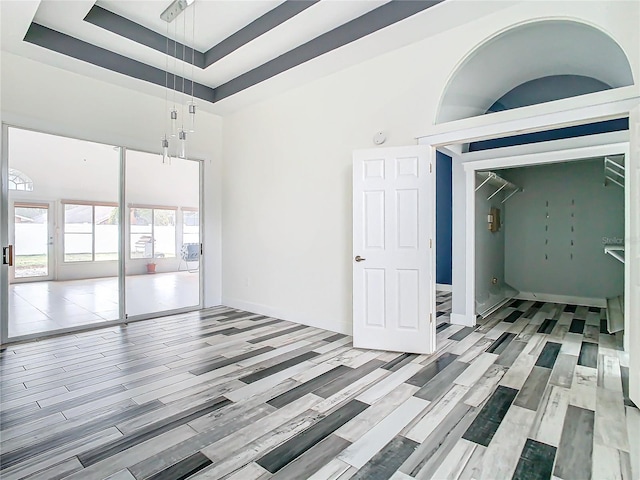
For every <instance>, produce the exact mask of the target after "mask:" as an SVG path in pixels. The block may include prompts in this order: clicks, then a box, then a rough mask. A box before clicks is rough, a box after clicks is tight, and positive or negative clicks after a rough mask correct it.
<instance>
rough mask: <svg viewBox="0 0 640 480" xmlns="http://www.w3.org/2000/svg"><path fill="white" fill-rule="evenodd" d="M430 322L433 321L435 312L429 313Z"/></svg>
mask: <svg viewBox="0 0 640 480" xmlns="http://www.w3.org/2000/svg"><path fill="white" fill-rule="evenodd" d="M429 323H433V313H430V314H429Z"/></svg>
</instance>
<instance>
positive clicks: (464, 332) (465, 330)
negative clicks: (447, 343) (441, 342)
mask: <svg viewBox="0 0 640 480" xmlns="http://www.w3.org/2000/svg"><path fill="white" fill-rule="evenodd" d="M473 331H475V327H462V328H461V329H460V330H458V331H457V332H456V333H454V334H453V335H451V336H450V337H449V340H455V341H457V342H459V341H460V340H462V339H463V338H466V337H467V336H469V334H470V333H471V332H473Z"/></svg>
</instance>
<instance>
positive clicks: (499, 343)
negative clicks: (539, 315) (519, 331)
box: [485, 332, 516, 355]
mask: <svg viewBox="0 0 640 480" xmlns="http://www.w3.org/2000/svg"><path fill="white" fill-rule="evenodd" d="M515 336H516V335H515V333H508V332H504V333H503V334H502V335H500V336H499V337H498V338H497V339H496V340H495V341H494V342H493V343H492V344H491V345H489V348H487V349H486V350H485V351H486V352H487V353H495V354H496V355H500V354H501V353H502V352H504V350H505V349H506V348H507V347H508V346H509V344H510V343H511V341H512V340H513V339H514V338H515Z"/></svg>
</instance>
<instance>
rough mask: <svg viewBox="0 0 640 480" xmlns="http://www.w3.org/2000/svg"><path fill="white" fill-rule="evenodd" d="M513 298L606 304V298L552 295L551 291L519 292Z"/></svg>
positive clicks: (603, 305) (588, 305)
mask: <svg viewBox="0 0 640 480" xmlns="http://www.w3.org/2000/svg"><path fill="white" fill-rule="evenodd" d="M514 298H517V299H519V300H533V301H534V302H549V303H567V304H570V305H584V306H586V307H600V308H602V307H606V306H607V300H606V299H604V298H588V297H574V296H571V295H554V294H552V293H533V292H520V293H519V294H518V295H516V296H515V297H514Z"/></svg>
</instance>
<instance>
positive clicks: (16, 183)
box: [9, 168, 33, 192]
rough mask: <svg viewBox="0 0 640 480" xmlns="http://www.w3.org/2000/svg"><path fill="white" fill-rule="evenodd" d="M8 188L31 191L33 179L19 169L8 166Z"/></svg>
mask: <svg viewBox="0 0 640 480" xmlns="http://www.w3.org/2000/svg"><path fill="white" fill-rule="evenodd" d="M9 190H22V191H25V192H31V191H32V190H33V181H32V180H31V179H30V178H29V177H27V176H26V175H25V174H24V173H22V172H21V171H20V170H16V169H14V168H10V169H9Z"/></svg>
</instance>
